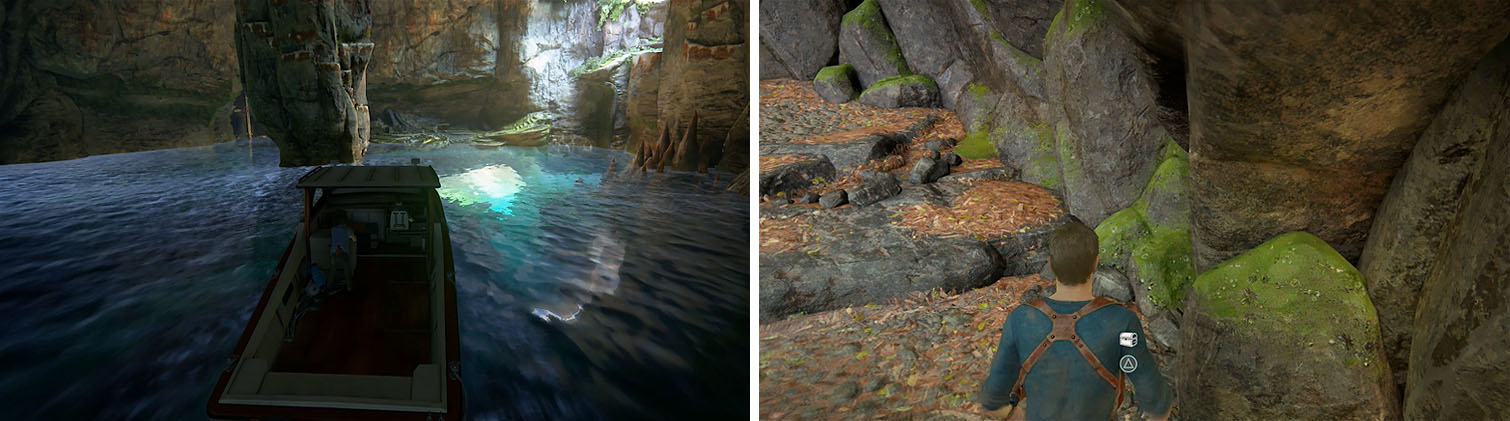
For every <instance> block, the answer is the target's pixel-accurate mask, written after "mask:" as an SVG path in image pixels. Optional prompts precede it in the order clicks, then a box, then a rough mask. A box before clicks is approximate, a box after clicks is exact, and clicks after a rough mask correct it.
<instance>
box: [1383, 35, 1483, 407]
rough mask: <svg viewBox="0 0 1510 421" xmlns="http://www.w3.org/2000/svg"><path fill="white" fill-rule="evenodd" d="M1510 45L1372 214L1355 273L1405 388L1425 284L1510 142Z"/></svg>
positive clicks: (1423, 143)
mask: <svg viewBox="0 0 1510 421" xmlns="http://www.w3.org/2000/svg"><path fill="white" fill-rule="evenodd" d="M1507 98H1510V43H1501V44H1500V46H1499V47H1498V48H1496V49H1495V50H1494V51H1493V52H1491V53H1490V55H1489V56H1488V57H1486V58H1485V59H1484V61H1482V62H1480V63H1479V64H1478V66H1477V67H1476V68H1475V69H1474V70H1473V73H1471V74H1469V75H1468V78H1467V79H1465V80H1464V81H1463V83H1462V84H1461V85H1459V86H1458V87H1457V90H1456V93H1454V94H1453V96H1452V98H1451V99H1449V100H1448V101H1447V105H1446V106H1444V107H1442V112H1441V113H1439V114H1437V116H1436V118H1435V119H1433V120H1432V123H1431V125H1430V126H1427V128H1426V132H1425V133H1422V135H1421V139H1420V140H1419V141H1417V142H1416V145H1415V149H1414V150H1412V151H1411V153H1410V159H1409V160H1407V161H1406V162H1405V165H1404V166H1402V167H1400V170H1399V172H1397V173H1395V178H1394V181H1392V182H1391V183H1390V189H1389V193H1388V194H1386V195H1385V196H1384V200H1383V202H1381V203H1380V204H1379V209H1378V211H1377V213H1376V216H1375V217H1374V222H1373V227H1372V228H1371V229H1370V230H1369V235H1368V243H1367V245H1366V246H1365V247H1364V249H1363V255H1362V257H1360V258H1359V264H1358V270H1359V271H1362V272H1363V277H1364V279H1365V280H1366V281H1368V286H1369V291H1368V292H1369V297H1370V298H1371V299H1372V300H1373V302H1374V306H1376V307H1377V308H1378V309H1379V322H1380V327H1382V328H1383V329H1382V331H1383V338H1384V344H1385V348H1386V349H1387V350H1388V351H1389V356H1390V368H1392V369H1393V370H1394V372H1395V382H1396V383H1399V384H1401V385H1404V384H1405V380H1406V371H1405V368H1406V367H1407V365H1408V363H1409V357H1410V349H1411V332H1412V329H1413V328H1412V324H1413V321H1414V320H1415V315H1416V308H1417V306H1418V305H1419V303H1420V300H1421V297H1422V296H1421V288H1422V284H1423V283H1424V282H1425V281H1426V279H1427V278H1428V277H1430V276H1431V275H1432V271H1433V270H1435V269H1436V268H1437V266H1438V265H1439V264H1444V265H1449V266H1456V265H1457V263H1453V262H1450V261H1442V260H1441V258H1442V256H1441V255H1440V254H1439V253H1438V250H1441V249H1442V246H1443V245H1444V240H1445V239H1447V238H1448V232H1449V228H1451V224H1452V221H1453V218H1454V217H1456V215H1457V213H1458V211H1457V210H1458V209H1459V207H1460V206H1461V205H1462V203H1463V201H1464V200H1465V199H1466V196H1465V193H1466V192H1467V191H1466V190H1467V188H1468V185H1469V181H1470V180H1471V179H1473V178H1474V177H1476V176H1477V177H1480V178H1482V177H1483V176H1482V175H1478V174H1479V171H1480V168H1481V167H1483V166H1484V165H1485V159H1486V158H1487V157H1486V156H1485V153H1486V152H1487V151H1486V149H1487V148H1488V147H1489V145H1490V144H1492V143H1494V142H1505V141H1506V139H1510V101H1507Z"/></svg>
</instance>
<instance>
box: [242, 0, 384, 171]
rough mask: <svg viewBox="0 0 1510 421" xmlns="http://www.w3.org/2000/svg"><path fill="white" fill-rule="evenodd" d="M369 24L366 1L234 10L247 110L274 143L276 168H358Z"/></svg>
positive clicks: (365, 126) (256, 0)
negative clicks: (340, 164)
mask: <svg viewBox="0 0 1510 421" xmlns="http://www.w3.org/2000/svg"><path fill="white" fill-rule="evenodd" d="M371 22H372V15H371V5H370V4H368V2H367V1H366V0H342V1H339V2H268V1H265V0H245V1H242V2H240V3H238V4H237V8H236V52H237V57H238V59H239V61H240V64H241V66H240V67H241V78H242V81H243V83H244V84H245V86H246V98H247V105H248V108H249V109H250V110H251V115H252V118H253V119H254V120H256V121H257V122H259V123H261V124H262V127H263V129H264V130H266V131H267V134H268V137H270V138H272V139H273V141H274V142H277V144H278V157H279V165H282V166H286V167H287V166H304V165H319V164H323V163H325V162H328V161H332V160H336V161H340V162H361V161H362V155H363V154H364V153H365V152H366V151H367V139H368V136H369V122H370V120H369V119H368V111H367V83H366V80H367V79H366V69H367V62H368V60H369V59H370V58H371V57H372V42H370V41H369V40H368V36H367V34H368V26H369V25H371Z"/></svg>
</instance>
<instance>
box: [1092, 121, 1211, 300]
mask: <svg viewBox="0 0 1510 421" xmlns="http://www.w3.org/2000/svg"><path fill="white" fill-rule="evenodd" d="M1161 157H1162V158H1163V161H1162V162H1160V163H1159V167H1158V169H1156V170H1155V171H1154V175H1153V177H1151V178H1150V179H1149V181H1148V185H1146V186H1144V188H1143V192H1142V194H1141V195H1140V196H1139V197H1138V199H1137V200H1135V201H1133V204H1132V205H1131V206H1128V207H1127V208H1125V209H1122V210H1119V211H1117V212H1116V213H1113V214H1112V215H1111V216H1109V217H1107V218H1106V219H1104V220H1102V221H1101V223H1100V224H1099V225H1097V226H1096V235H1097V237H1099V238H1100V247H1101V249H1100V255H1101V261H1102V262H1103V263H1104V264H1106V265H1108V266H1111V267H1114V268H1116V269H1118V270H1122V271H1128V270H1133V269H1135V273H1130V274H1129V275H1133V276H1136V277H1137V278H1138V279H1142V280H1143V281H1144V282H1145V284H1146V285H1147V287H1148V289H1149V298H1150V299H1151V300H1153V302H1154V304H1156V305H1159V306H1162V307H1164V308H1175V307H1180V306H1181V305H1182V304H1183V298H1184V290H1185V286H1186V285H1189V284H1190V281H1191V279H1192V278H1193V277H1194V273H1195V268H1194V266H1192V264H1191V260H1190V254H1191V239H1190V223H1189V220H1188V218H1176V219H1175V220H1173V221H1163V222H1164V223H1160V222H1158V221H1153V220H1152V219H1151V218H1149V216H1148V206H1149V201H1151V200H1156V199H1157V198H1160V197H1162V196H1166V195H1177V194H1185V192H1187V191H1188V189H1189V187H1188V186H1189V181H1188V180H1189V169H1188V165H1189V164H1188V163H1187V158H1186V154H1185V151H1184V150H1183V149H1181V148H1180V146H1179V145H1177V144H1175V143H1174V142H1173V141H1172V140H1171V141H1169V142H1168V143H1167V144H1166V145H1165V152H1164V153H1163V154H1162V155H1161Z"/></svg>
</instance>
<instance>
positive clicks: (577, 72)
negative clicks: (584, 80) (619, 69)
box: [567, 45, 661, 77]
mask: <svg viewBox="0 0 1510 421" xmlns="http://www.w3.org/2000/svg"><path fill="white" fill-rule="evenodd" d="M659 52H661V49H660V48H659V47H650V46H644V45H642V46H639V47H634V48H629V49H623V50H612V51H607V52H604V53H603V55H601V56H597V57H593V58H590V59H587V61H584V62H582V64H581V65H579V66H577V67H576V68H574V69H571V71H570V72H567V75H569V76H571V77H582V75H585V74H588V73H592V72H597V71H600V70H604V69H609V68H612V67H614V66H618V65H619V63H623V62H624V60H628V59H630V58H633V57H634V56H638V55H640V54H645V53H659Z"/></svg>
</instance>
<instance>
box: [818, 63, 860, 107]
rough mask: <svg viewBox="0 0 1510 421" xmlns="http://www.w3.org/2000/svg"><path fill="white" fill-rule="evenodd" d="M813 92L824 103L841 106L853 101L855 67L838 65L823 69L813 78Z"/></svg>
mask: <svg viewBox="0 0 1510 421" xmlns="http://www.w3.org/2000/svg"><path fill="white" fill-rule="evenodd" d="M813 90H814V91H817V92H818V96H819V97H820V98H823V100H824V101H828V102H832V103H835V104H843V103H846V102H850V101H852V100H854V99H855V94H856V90H855V66H851V65H848V64H840V65H837V66H828V67H824V68H823V70H819V71H818V76H817V77H814V78H813Z"/></svg>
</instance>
